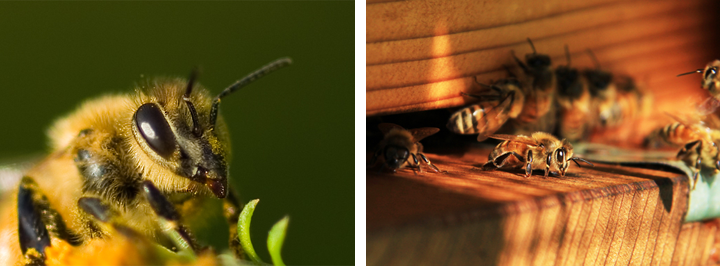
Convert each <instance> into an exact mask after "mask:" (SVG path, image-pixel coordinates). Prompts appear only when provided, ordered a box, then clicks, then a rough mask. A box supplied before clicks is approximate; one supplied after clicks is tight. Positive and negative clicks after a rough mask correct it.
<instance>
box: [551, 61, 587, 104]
mask: <svg viewBox="0 0 720 266" xmlns="http://www.w3.org/2000/svg"><path fill="white" fill-rule="evenodd" d="M555 75H556V76H557V88H558V91H559V93H560V94H561V95H564V96H567V97H569V98H571V99H576V98H578V97H580V95H581V94H582V92H583V87H582V83H580V75H579V73H578V71H577V69H576V68H572V67H569V66H558V67H557V68H555Z"/></svg>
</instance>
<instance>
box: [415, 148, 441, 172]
mask: <svg viewBox="0 0 720 266" xmlns="http://www.w3.org/2000/svg"><path fill="white" fill-rule="evenodd" d="M418 155H420V158H421V159H423V161H425V163H426V164H427V165H429V166H430V167H432V169H433V170H435V172H437V173H440V169H438V168H437V166H435V165H434V164H433V163H431V162H430V160H428V158H427V157H426V156H425V154H423V153H419V152H418Z"/></svg>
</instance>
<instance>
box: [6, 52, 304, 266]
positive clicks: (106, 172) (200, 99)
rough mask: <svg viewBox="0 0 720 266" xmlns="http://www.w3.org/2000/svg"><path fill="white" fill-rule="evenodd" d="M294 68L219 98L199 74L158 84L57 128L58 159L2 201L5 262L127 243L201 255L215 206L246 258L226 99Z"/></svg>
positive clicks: (97, 103)
mask: <svg viewBox="0 0 720 266" xmlns="http://www.w3.org/2000/svg"><path fill="white" fill-rule="evenodd" d="M290 63H291V59H289V58H282V59H279V60H276V61H274V62H272V63H270V64H268V65H266V66H264V67H262V68H260V69H259V70H257V71H255V72H253V73H251V74H249V75H248V76H246V77H244V78H242V79H240V80H239V81H237V82H236V83H234V84H232V85H231V86H229V87H228V88H226V89H225V90H223V91H222V92H221V93H220V94H219V95H217V96H215V97H211V96H210V94H209V92H208V91H207V90H206V89H204V88H202V87H200V86H199V85H196V84H195V79H196V72H193V74H192V75H191V76H190V79H189V80H188V81H184V80H182V79H155V80H151V81H148V82H147V83H146V84H144V86H140V88H137V89H136V92H135V93H134V94H126V95H112V96H105V97H102V98H99V99H95V100H91V101H88V102H85V103H84V104H83V105H82V106H80V108H79V109H78V110H77V111H75V112H74V113H71V114H70V115H68V116H66V117H64V118H62V119H60V120H58V121H56V122H55V123H54V125H53V126H52V127H51V129H50V131H49V135H50V138H51V148H52V150H53V152H52V153H51V154H50V155H49V156H48V157H47V158H45V159H44V160H42V161H40V162H39V163H38V164H37V165H35V166H34V167H32V168H31V169H30V170H28V171H27V172H25V173H24V175H23V177H22V178H21V180H20V184H19V185H18V187H17V189H16V190H14V191H12V192H10V193H7V194H5V195H3V196H4V197H6V198H8V199H6V200H4V201H3V204H4V206H2V208H0V214H2V215H3V217H6V219H4V220H3V222H2V223H0V261H3V262H4V263H6V264H10V265H14V264H18V263H24V264H30V265H40V264H44V262H45V261H48V262H49V261H52V260H54V259H57V258H48V254H47V252H48V251H52V252H54V253H52V254H58V252H59V251H58V250H59V249H58V248H59V246H64V247H72V248H77V249H80V250H85V251H89V250H93V248H92V247H93V246H96V245H98V244H97V243H107V244H106V245H107V246H108V247H109V246H112V245H113V244H111V243H112V242H111V240H112V239H116V238H118V236H119V235H122V236H124V237H126V238H127V239H129V240H130V241H133V242H138V243H139V242H142V241H145V240H147V241H149V242H150V243H154V245H155V244H159V245H156V246H159V247H163V249H166V250H173V251H176V250H189V251H190V252H195V253H198V252H200V251H202V250H204V248H203V247H202V245H201V244H200V243H198V242H197V241H196V240H195V238H194V237H193V235H192V231H193V230H192V229H193V228H194V227H198V226H201V225H200V224H201V223H202V221H203V219H206V218H207V217H209V215H212V212H213V211H212V210H213V208H210V207H209V206H217V207H218V208H217V209H222V212H223V214H224V216H225V217H226V219H228V222H229V223H230V227H229V231H230V232H229V233H230V247H231V248H232V249H233V251H234V252H235V254H236V255H239V254H241V253H242V251H241V250H240V247H239V244H238V240H237V232H236V231H235V230H236V226H235V225H236V224H237V217H238V215H239V213H240V208H239V207H238V206H239V203H238V202H237V199H236V197H235V195H234V193H233V190H232V188H230V187H229V186H228V178H229V172H228V162H229V161H230V155H231V154H230V145H229V141H230V139H229V132H228V129H227V126H226V124H225V122H224V120H223V118H222V116H221V115H220V113H219V107H220V100H221V99H222V98H224V97H225V96H227V95H229V94H231V93H233V92H235V91H237V90H238V89H240V88H242V87H244V86H246V85H247V84H249V83H250V82H252V81H254V80H256V79H258V78H260V77H262V76H265V75H267V74H269V73H271V72H273V71H275V70H277V69H278V68H281V67H284V66H287V65H289V64H290ZM217 199H223V201H222V204H223V206H222V207H220V206H218V204H219V203H221V202H220V201H218V200H217ZM218 215H219V214H218ZM173 236H174V237H173ZM59 243H62V244H59ZM60 253H62V252H60ZM171 253H172V252H171ZM131 257H132V256H131ZM48 259H49V260H48Z"/></svg>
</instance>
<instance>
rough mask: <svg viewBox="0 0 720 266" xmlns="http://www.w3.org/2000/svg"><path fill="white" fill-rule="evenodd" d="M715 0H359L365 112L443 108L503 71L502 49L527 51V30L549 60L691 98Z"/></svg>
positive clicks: (666, 104) (670, 103) (707, 57)
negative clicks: (363, 12)
mask: <svg viewBox="0 0 720 266" xmlns="http://www.w3.org/2000/svg"><path fill="white" fill-rule="evenodd" d="M717 10H718V8H717V4H716V3H715V2H713V1H708V0H691V1H673V0H661V1H614V0H593V1H575V2H567V1H531V0H523V1H512V2H507V1H498V0H495V1H473V0H458V1H440V0H426V1H391V2H386V1H368V5H367V34H366V37H367V48H366V52H367V56H366V59H367V76H366V82H367V87H366V91H367V94H366V95H367V99H366V105H367V107H366V114H367V115H369V116H370V115H384V114H394V113H405V112H414V111H420V110H429V109H439V108H450V107H457V106H462V105H466V104H468V103H469V102H470V101H472V99H468V98H467V97H462V96H461V94H460V93H461V92H469V91H471V90H473V89H477V85H475V84H474V83H473V80H474V78H475V77H477V79H478V80H480V81H482V82H486V83H488V82H489V81H491V80H497V79H500V78H505V77H506V76H507V74H506V72H505V70H504V69H503V65H511V64H513V61H512V56H511V51H514V52H515V53H516V54H517V55H519V56H520V57H521V58H522V56H523V55H524V54H526V53H530V52H531V48H530V45H528V43H527V41H526V39H527V38H531V39H532V40H533V42H534V43H535V47H536V48H537V51H538V52H539V53H544V54H549V55H550V56H551V57H552V60H553V62H554V65H558V64H565V61H566V60H565V54H564V51H563V46H564V45H566V44H567V45H568V46H569V49H570V52H571V54H572V64H573V66H577V67H594V65H593V63H592V61H591V59H590V57H589V56H588V55H587V53H586V50H587V49H592V51H594V53H595V54H596V56H597V58H598V60H599V61H600V64H601V66H602V67H603V68H604V69H606V70H609V71H612V72H614V73H618V74H627V75H630V76H632V77H634V78H635V79H636V80H637V82H638V83H639V84H640V85H641V86H642V87H645V88H647V89H648V90H649V91H651V92H653V93H654V94H655V95H656V102H657V106H656V108H655V110H658V111H668V110H670V111H671V110H673V109H677V108H678V100H679V99H678V95H679V96H681V97H691V96H697V97H700V96H701V95H705V94H703V92H702V91H701V90H700V88H699V80H700V77H699V76H688V77H682V78H678V77H675V76H676V75H677V74H679V73H684V72H688V71H692V70H694V69H697V68H702V67H704V66H705V64H706V63H708V62H710V61H712V60H713V59H715V57H717V56H718V55H720V53H719V52H718V51H716V50H717V48H716V45H714V43H716V42H717V37H715V36H717V33H718V27H717V26H715V21H716V20H717V15H718V14H717V13H718V12H717Z"/></svg>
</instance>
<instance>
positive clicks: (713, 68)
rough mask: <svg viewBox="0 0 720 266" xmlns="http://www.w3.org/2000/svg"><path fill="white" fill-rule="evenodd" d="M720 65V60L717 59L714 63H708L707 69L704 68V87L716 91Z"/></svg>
mask: <svg viewBox="0 0 720 266" xmlns="http://www.w3.org/2000/svg"><path fill="white" fill-rule="evenodd" d="M719 66H720V60H715V61H713V62H712V63H710V64H708V65H707V66H706V67H705V70H703V72H702V73H703V80H702V87H703V89H706V90H709V91H714V90H716V89H718V88H715V77H717V73H718V67H719Z"/></svg>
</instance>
